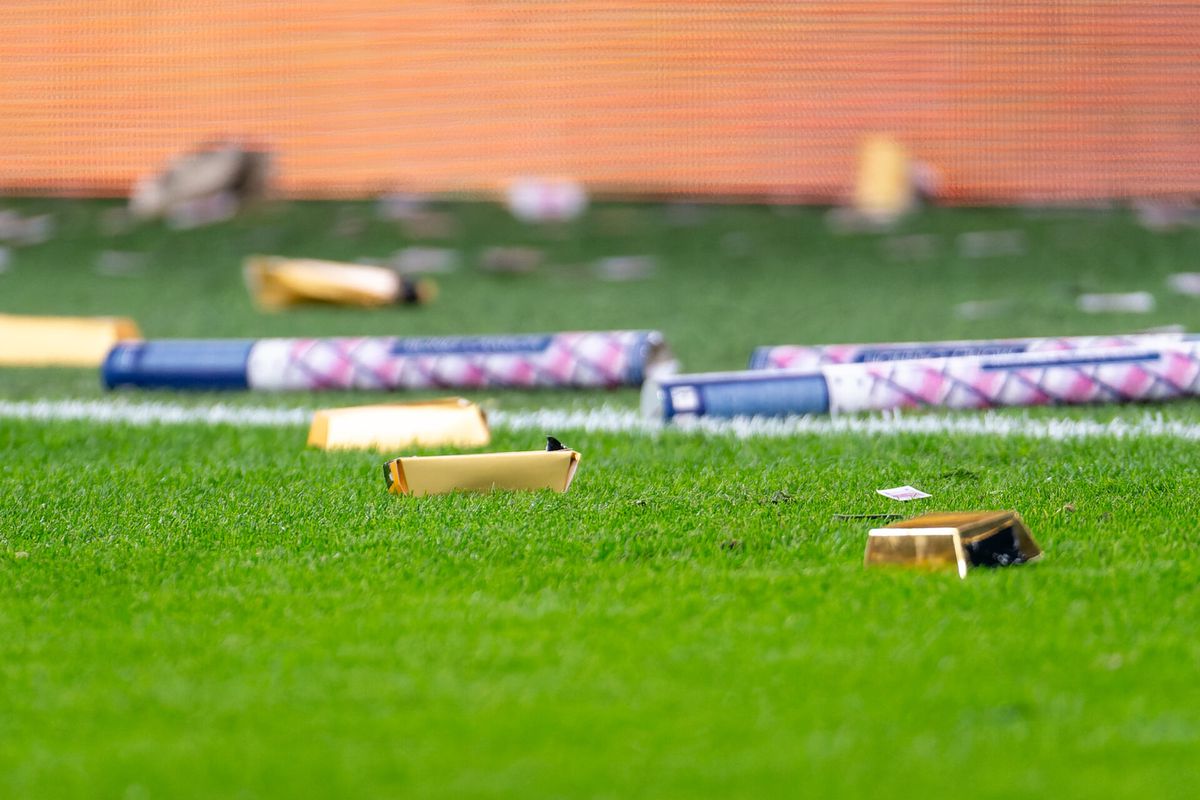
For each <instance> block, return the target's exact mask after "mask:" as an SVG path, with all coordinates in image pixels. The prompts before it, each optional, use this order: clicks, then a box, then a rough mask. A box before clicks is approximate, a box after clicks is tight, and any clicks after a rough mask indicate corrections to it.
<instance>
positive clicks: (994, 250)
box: [956, 229, 1028, 258]
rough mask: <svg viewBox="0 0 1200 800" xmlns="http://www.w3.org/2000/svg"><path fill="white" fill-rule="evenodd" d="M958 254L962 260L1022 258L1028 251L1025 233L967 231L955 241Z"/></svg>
mask: <svg viewBox="0 0 1200 800" xmlns="http://www.w3.org/2000/svg"><path fill="white" fill-rule="evenodd" d="M956 241H957V244H958V252H959V255H961V256H962V257H963V258H995V257H997V256H1023V255H1025V253H1026V252H1027V250H1028V243H1027V240H1026V237H1025V232H1024V231H1022V230H1016V229H1014V230H1007V231H967V232H966V233H960V234H959V235H958V239H957V240H956Z"/></svg>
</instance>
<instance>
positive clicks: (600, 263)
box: [592, 256, 658, 283]
mask: <svg viewBox="0 0 1200 800" xmlns="http://www.w3.org/2000/svg"><path fill="white" fill-rule="evenodd" d="M657 269H658V261H657V259H655V258H654V256H610V257H609V258H601V259H599V260H597V261H595V262H594V263H593V264H592V271H593V272H594V273H595V275H596V277H597V278H599V279H600V280H602V281H610V282H614V283H617V282H623V281H641V280H645V279H646V278H649V277H651V276H652V275H654V273H655V271H657Z"/></svg>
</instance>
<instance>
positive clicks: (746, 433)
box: [0, 400, 1200, 441]
mask: <svg viewBox="0 0 1200 800" xmlns="http://www.w3.org/2000/svg"><path fill="white" fill-rule="evenodd" d="M0 419H11V420H34V421H45V422H52V421H69V420H81V421H86V422H96V423H117V424H126V425H230V426H234V427H250V428H257V427H299V426H306V425H308V424H309V422H310V421H311V419H312V409H309V408H269V407H265V406H238V405H226V404H222V403H217V404H215V405H212V406H205V407H200V406H187V405H178V404H173V403H166V402H158V401H147V402H130V401H126V400H31V401H7V400H0ZM488 421H489V422H490V423H491V425H492V427H494V428H497V429H500V430H510V431H536V432H537V433H547V432H549V433H553V432H556V431H561V430H579V431H585V432H602V433H636V434H643V435H656V434H659V433H661V432H662V431H663V430H665V428H664V427H663V426H662V425H661V424H659V423H656V422H653V421H649V420H646V419H644V418H642V417H641V416H640V415H639V414H638V412H637V411H634V410H630V409H624V408H617V407H615V406H609V405H604V406H600V407H599V408H594V409H584V410H580V409H574V410H572V409H543V410H538V411H491V412H489V414H488ZM671 429H675V430H679V431H683V432H685V433H691V434H698V435H713V436H733V437H736V438H739V439H746V438H755V437H765V438H788V437H794V436H837V435H846V434H857V435H867V436H896V435H902V434H921V435H929V434H933V435H956V436H994V437H1027V438H1031V439H1052V440H1068V439H1140V438H1152V437H1158V438H1168V439H1184V440H1189V441H1198V440H1200V424H1195V423H1188V422H1179V421H1171V420H1166V419H1164V418H1163V417H1162V416H1161V415H1158V414H1152V413H1141V414H1138V415H1137V416H1132V417H1129V418H1117V419H1114V420H1112V421H1110V422H1098V421H1095V420H1079V419H1032V418H1030V417H1028V416H1012V415H1000V414H995V413H990V412H978V413H972V412H960V413H954V414H938V415H934V414H919V415H910V416H903V415H898V414H893V415H886V416H871V417H860V416H855V417H837V418H830V417H790V418H786V419H763V418H758V419H746V418H743V419H732V420H722V419H700V420H696V421H693V422H690V423H688V424H686V425H676V426H672V428H671Z"/></svg>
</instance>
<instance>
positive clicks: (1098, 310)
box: [1075, 292, 1156, 314]
mask: <svg viewBox="0 0 1200 800" xmlns="http://www.w3.org/2000/svg"><path fill="white" fill-rule="evenodd" d="M1075 305H1076V307H1077V308H1078V309H1079V310H1080V311H1082V312H1083V313H1085V314H1149V313H1150V312H1151V311H1153V310H1154V308H1155V305H1156V304H1155V302H1154V295H1152V294H1150V293H1149V292H1114V293H1110V294H1095V293H1090V294H1081V295H1079V297H1078V298H1076V300H1075Z"/></svg>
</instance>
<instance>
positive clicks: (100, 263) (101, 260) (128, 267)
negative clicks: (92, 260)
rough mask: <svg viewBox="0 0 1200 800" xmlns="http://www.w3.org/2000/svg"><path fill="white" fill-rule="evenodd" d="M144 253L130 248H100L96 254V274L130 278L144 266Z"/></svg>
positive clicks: (137, 273)
mask: <svg viewBox="0 0 1200 800" xmlns="http://www.w3.org/2000/svg"><path fill="white" fill-rule="evenodd" d="M146 261H147V255H146V253H142V252H137V251H131V250H101V251H100V253H99V255H97V256H96V266H95V270H96V274H98V275H103V276H104V277H106V278H132V277H136V276H137V275H140V274H142V273H143V272H144V271H145V268H146Z"/></svg>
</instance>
